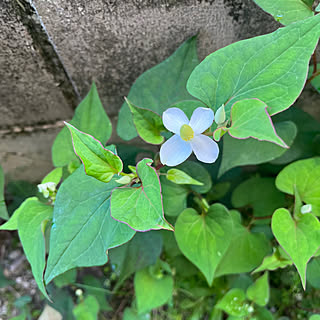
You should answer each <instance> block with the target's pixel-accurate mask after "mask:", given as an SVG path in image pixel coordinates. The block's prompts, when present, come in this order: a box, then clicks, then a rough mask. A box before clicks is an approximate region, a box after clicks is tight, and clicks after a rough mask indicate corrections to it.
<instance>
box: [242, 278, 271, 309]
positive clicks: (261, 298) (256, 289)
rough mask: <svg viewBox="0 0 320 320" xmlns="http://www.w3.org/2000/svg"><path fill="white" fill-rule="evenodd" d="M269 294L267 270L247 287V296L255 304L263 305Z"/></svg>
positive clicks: (267, 300) (266, 301)
mask: <svg viewBox="0 0 320 320" xmlns="http://www.w3.org/2000/svg"><path fill="white" fill-rule="evenodd" d="M269 296H270V289H269V283H268V272H266V273H265V274H264V275H263V276H261V277H260V278H258V279H257V280H256V281H255V282H254V283H253V284H252V285H251V286H250V287H249V288H248V289H247V297H248V299H249V300H251V301H253V302H254V303H256V304H257V305H259V306H262V307H264V306H265V305H266V304H267V303H268V302H269Z"/></svg>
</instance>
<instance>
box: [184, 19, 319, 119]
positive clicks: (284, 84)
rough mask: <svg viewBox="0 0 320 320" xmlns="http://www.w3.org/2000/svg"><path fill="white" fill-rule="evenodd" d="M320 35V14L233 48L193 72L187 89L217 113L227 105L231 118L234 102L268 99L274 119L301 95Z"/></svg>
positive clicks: (244, 41)
mask: <svg viewBox="0 0 320 320" xmlns="http://www.w3.org/2000/svg"><path fill="white" fill-rule="evenodd" d="M319 36H320V16H319V15H316V16H314V17H312V18H309V19H307V20H304V21H300V22H297V23H294V24H292V25H290V26H288V27H286V28H280V29H278V30H277V31H275V32H273V33H270V34H267V35H263V36H260V37H254V38H251V39H247V40H243V41H239V42H236V43H234V44H231V45H229V46H227V47H225V48H222V49H220V50H218V51H216V52H214V53H212V54H210V55H209V56H208V57H207V58H205V59H204V60H203V61H202V62H201V63H200V64H199V65H198V66H197V67H196V68H195V69H194V71H193V72H192V74H191V76H190V78H189V80H188V83H187V89H188V91H189V92H190V93H191V94H192V95H193V96H195V97H196V98H198V99H200V100H201V101H203V102H204V103H205V104H207V105H208V106H209V107H211V108H212V109H213V110H214V111H215V110H217V109H218V108H219V107H220V106H221V105H222V104H225V110H226V114H227V115H228V113H229V112H230V109H231V106H232V105H233V104H234V103H235V102H237V101H239V100H243V99H251V98H257V99H259V100H261V101H263V102H264V103H265V104H266V105H267V106H268V108H269V110H268V111H269V114H270V115H273V114H276V113H279V112H281V111H283V110H285V109H287V108H288V107H290V106H291V105H292V104H293V103H294V102H295V100H296V99H297V97H298V96H299V95H300V93H301V90H302V88H303V87H304V84H305V81H306V76H307V72H308V67H309V60H310V56H311V54H312V53H313V52H314V49H315V47H316V45H317V42H318V39H319ZM239 52H241V54H240V55H239ZM230 79H232V81H230Z"/></svg>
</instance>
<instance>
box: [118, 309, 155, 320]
mask: <svg viewBox="0 0 320 320" xmlns="http://www.w3.org/2000/svg"><path fill="white" fill-rule="evenodd" d="M122 320H150V315H149V314H148V313H146V314H138V312H137V310H135V309H133V308H125V309H124V312H123V319H122Z"/></svg>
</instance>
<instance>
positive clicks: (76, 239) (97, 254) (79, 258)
mask: <svg viewBox="0 0 320 320" xmlns="http://www.w3.org/2000/svg"><path fill="white" fill-rule="evenodd" d="M117 186H118V184H117V183H116V182H114V181H113V180H111V181H110V182H109V183H103V182H101V181H98V180H96V179H94V178H92V177H89V176H87V175H86V174H85V172H84V170H83V167H82V166H81V167H80V168H79V169H77V170H76V171H75V172H74V173H73V174H72V175H71V176H70V177H69V178H67V180H65V181H64V182H63V184H62V185H61V187H60V188H59V191H58V194H57V198H56V202H55V206H54V212H53V225H52V229H51V235H50V243H51V245H50V252H49V258H48V263H47V270H46V273H45V281H46V283H49V282H50V281H51V280H52V279H53V278H55V277H57V276H58V275H60V274H62V273H64V272H65V271H67V270H70V269H73V268H75V267H84V266H87V267H89V266H98V265H103V264H105V263H106V262H107V260H108V257H107V254H106V252H107V250H108V249H110V248H113V247H116V246H119V245H121V244H123V243H125V242H127V241H129V240H130V239H131V238H132V237H133V235H134V231H133V230H132V229H130V228H129V227H128V226H126V225H125V224H123V223H120V222H118V221H115V220H114V219H112V218H111V216H110V194H111V191H112V190H113V189H114V188H116V187H117Z"/></svg>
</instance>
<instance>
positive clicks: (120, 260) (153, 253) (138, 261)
mask: <svg viewBox="0 0 320 320" xmlns="http://www.w3.org/2000/svg"><path fill="white" fill-rule="evenodd" d="M161 249H162V237H161V234H160V233H159V232H156V231H149V232H142V233H140V232H139V233H137V234H136V235H135V236H134V237H133V239H132V240H130V241H129V242H128V243H126V244H124V245H122V246H120V247H117V248H114V249H111V250H110V252H109V256H110V261H111V263H112V264H113V265H114V266H115V267H116V268H115V272H116V273H117V274H118V275H119V279H118V282H117V284H116V288H119V287H120V286H121V284H122V283H123V281H124V280H126V279H127V278H128V277H129V276H130V275H132V274H133V273H134V272H136V271H139V270H141V269H143V268H145V267H147V266H150V265H152V264H155V263H156V261H157V259H158V257H159V256H160V254H161ZM116 288H114V291H116Z"/></svg>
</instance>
